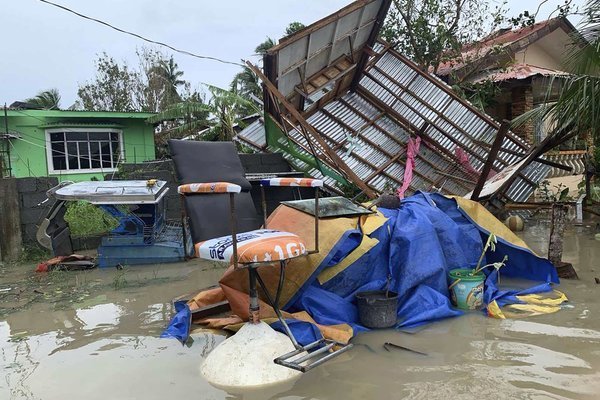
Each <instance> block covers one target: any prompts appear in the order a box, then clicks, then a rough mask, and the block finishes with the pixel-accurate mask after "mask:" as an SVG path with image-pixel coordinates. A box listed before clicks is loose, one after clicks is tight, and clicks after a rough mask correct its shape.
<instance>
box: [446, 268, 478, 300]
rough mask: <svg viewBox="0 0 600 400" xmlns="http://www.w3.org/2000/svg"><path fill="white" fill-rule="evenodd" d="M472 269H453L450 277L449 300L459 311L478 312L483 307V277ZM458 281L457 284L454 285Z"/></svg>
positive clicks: (449, 274)
mask: <svg viewBox="0 0 600 400" xmlns="http://www.w3.org/2000/svg"><path fill="white" fill-rule="evenodd" d="M472 274H473V270H472V269H467V268H459V269H453V270H452V271H450V272H449V273H448V276H449V277H450V286H451V288H450V300H451V301H452V304H454V305H455V306H456V307H458V308H460V309H461V310H478V309H480V308H481V307H482V306H483V282H484V281H485V275H484V274H483V272H478V273H476V274H474V275H472ZM456 281H458V283H455V282H456Z"/></svg>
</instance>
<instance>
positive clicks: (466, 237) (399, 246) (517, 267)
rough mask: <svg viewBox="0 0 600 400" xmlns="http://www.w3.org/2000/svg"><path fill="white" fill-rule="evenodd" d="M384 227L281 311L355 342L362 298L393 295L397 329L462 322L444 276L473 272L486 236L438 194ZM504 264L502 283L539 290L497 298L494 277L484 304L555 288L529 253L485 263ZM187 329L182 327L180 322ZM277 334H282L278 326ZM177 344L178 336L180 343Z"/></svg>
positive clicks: (334, 256) (546, 266) (393, 213)
mask: <svg viewBox="0 0 600 400" xmlns="http://www.w3.org/2000/svg"><path fill="white" fill-rule="evenodd" d="M379 212H381V213H382V214H383V215H384V216H385V217H386V218H387V221H386V222H385V223H384V224H383V225H382V226H380V227H379V228H377V229H376V230H375V231H373V232H372V233H371V234H370V235H369V236H370V237H371V238H374V239H377V240H378V243H377V244H376V245H375V246H374V247H372V248H370V250H368V251H366V252H365V253H364V254H362V255H361V256H360V257H358V259H357V260H356V261H354V262H353V263H351V264H350V265H349V266H347V267H346V268H344V269H343V270H341V271H340V272H338V273H337V274H336V275H335V276H334V277H333V278H331V279H329V280H327V281H326V282H324V283H323V284H321V283H320V281H319V280H318V279H317V277H318V275H319V274H320V273H322V272H323V271H325V270H326V269H327V268H331V267H333V266H335V265H337V264H338V263H339V262H340V261H342V260H343V259H344V258H345V257H346V256H348V255H349V254H350V253H351V252H352V251H353V250H354V249H356V248H357V247H358V246H359V244H360V242H361V238H362V236H363V233H362V232H361V230H360V228H357V229H355V230H348V231H347V232H345V233H344V234H343V235H342V236H341V237H340V239H339V240H338V242H337V244H336V245H335V246H334V247H333V248H332V250H331V251H330V252H329V254H328V255H327V256H326V257H325V258H324V259H323V261H322V262H321V264H320V265H319V267H318V268H316V270H315V271H314V272H313V273H312V275H311V276H309V277H307V279H306V280H305V282H304V284H303V285H302V287H301V288H300V289H299V290H298V291H297V292H296V293H295V295H294V296H293V297H292V298H291V299H290V300H289V301H288V302H287V304H286V305H285V307H283V309H284V310H286V311H289V312H298V311H306V312H308V314H310V316H311V317H312V318H313V319H314V320H315V321H316V322H317V323H318V324H321V325H336V324H349V325H350V326H351V327H352V328H353V330H354V334H356V333H358V332H361V331H364V330H366V328H365V327H363V326H361V325H360V323H359V319H358V310H357V307H356V302H355V295H356V293H358V292H362V291H371V290H383V289H385V288H386V287H387V285H388V282H389V290H391V291H394V292H396V293H398V295H399V303H398V312H397V313H398V324H397V327H398V328H407V327H413V326H416V325H420V324H423V323H427V322H432V321H436V320H440V319H443V318H448V317H454V316H458V315H461V314H462V311H459V310H457V309H455V308H453V307H452V305H451V304H450V300H449V291H448V283H449V282H448V272H449V271H450V270H452V269H454V268H474V267H475V266H476V264H477V261H478V259H479V256H480V254H481V252H482V249H483V245H484V243H485V241H486V240H487V238H488V235H489V233H490V232H488V231H486V230H485V229H484V228H482V227H481V226H480V225H479V224H477V223H476V222H475V221H473V220H472V219H471V218H470V217H469V215H468V214H467V213H465V212H463V211H462V210H461V209H460V207H458V206H457V202H456V201H455V200H454V199H451V198H447V197H445V196H442V195H439V194H429V193H417V194H415V195H413V196H411V197H408V198H406V199H404V200H403V201H402V203H401V207H400V208H399V209H394V210H391V209H381V208H380V209H379ZM505 255H506V256H508V261H507V263H506V266H505V267H503V268H502V269H501V274H503V276H510V277H516V278H523V279H530V280H532V281H536V283H537V282H543V283H542V284H541V285H535V286H533V287H532V288H531V289H529V290H526V291H525V292H523V291H521V292H519V293H517V291H513V292H511V291H500V290H499V289H498V288H497V284H496V281H497V272H492V271H486V273H488V274H491V276H490V278H489V279H488V282H487V283H486V289H485V295H484V300H485V301H486V303H487V302H489V301H491V300H497V301H498V302H499V304H507V303H510V302H515V301H516V298H515V297H514V296H515V295H516V294H522V293H532V292H543V291H548V290H550V288H551V283H558V277H557V274H556V270H555V268H554V267H553V266H552V264H551V263H550V262H549V261H548V260H546V259H543V258H540V257H538V256H536V255H535V254H534V253H532V252H531V251H530V250H528V249H526V248H523V247H519V246H516V245H514V244H512V243H510V242H508V241H507V240H504V239H502V238H501V237H499V238H498V243H497V244H496V251H495V252H489V251H488V253H487V254H486V260H484V261H485V262H486V263H491V262H496V261H500V260H502V258H503V257H504V256H505ZM178 323H179V326H181V327H184V326H185V323H182V322H181V321H179V322H178ZM275 328H280V327H278V326H275ZM291 329H292V332H294V333H297V334H298V336H299V337H302V338H303V340H302V341H301V342H309V341H310V340H311V339H317V338H318V336H319V332H318V330H316V329H310V328H307V327H306V324H305V323H302V324H301V323H292V324H291ZM179 336H181V335H179Z"/></svg>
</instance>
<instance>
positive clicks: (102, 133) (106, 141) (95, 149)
mask: <svg viewBox="0 0 600 400" xmlns="http://www.w3.org/2000/svg"><path fill="white" fill-rule="evenodd" d="M46 142H47V146H46V149H47V154H48V170H49V171H50V173H60V172H62V171H65V172H71V173H77V172H104V171H107V170H108V171H110V170H114V169H115V168H117V165H118V163H119V161H120V160H121V159H122V148H123V146H122V132H121V131H120V130H116V129H85V130H83V129H82V130H75V129H51V130H47V131H46Z"/></svg>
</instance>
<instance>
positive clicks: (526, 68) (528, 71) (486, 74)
mask: <svg viewBox="0 0 600 400" xmlns="http://www.w3.org/2000/svg"><path fill="white" fill-rule="evenodd" d="M568 75H569V73H568V72H565V71H560V70H557V69H552V68H544V67H538V66H535V65H529V64H513V65H511V66H509V67H507V68H505V69H495V70H488V71H483V72H481V73H479V74H475V75H474V76H473V78H472V79H471V81H472V82H474V83H477V82H481V81H485V80H488V79H491V80H492V81H494V82H501V81H509V80H511V79H526V78H529V77H532V76H568Z"/></svg>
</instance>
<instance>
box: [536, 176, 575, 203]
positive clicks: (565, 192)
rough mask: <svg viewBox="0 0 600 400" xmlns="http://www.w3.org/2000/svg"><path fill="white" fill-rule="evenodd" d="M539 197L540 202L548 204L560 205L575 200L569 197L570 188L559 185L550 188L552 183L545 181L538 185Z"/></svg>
mask: <svg viewBox="0 0 600 400" xmlns="http://www.w3.org/2000/svg"><path fill="white" fill-rule="evenodd" d="M538 195H539V196H540V200H542V201H543V202H546V203H557V202H558V203H560V202H565V201H573V198H572V197H571V196H569V188H568V187H566V186H565V185H563V184H562V183H559V184H558V185H554V186H552V187H550V181H549V180H547V179H544V180H543V181H541V182H540V183H539V185H538Z"/></svg>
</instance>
